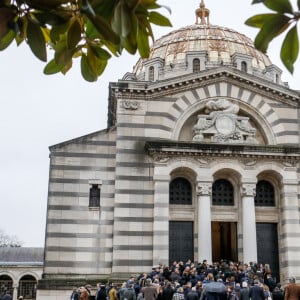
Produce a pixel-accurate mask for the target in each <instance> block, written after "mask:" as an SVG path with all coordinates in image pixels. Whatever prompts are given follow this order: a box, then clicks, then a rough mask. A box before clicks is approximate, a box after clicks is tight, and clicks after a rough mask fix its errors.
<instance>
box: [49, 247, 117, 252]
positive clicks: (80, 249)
mask: <svg viewBox="0 0 300 300" xmlns="http://www.w3.org/2000/svg"><path fill="white" fill-rule="evenodd" d="M46 251H48V252H74V253H76V252H81V253H82V252H83V253H85V252H86V253H100V252H101V253H103V252H107V253H111V252H112V247H103V248H102V247H64V246H48V247H46Z"/></svg>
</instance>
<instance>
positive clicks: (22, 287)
mask: <svg viewBox="0 0 300 300" xmlns="http://www.w3.org/2000/svg"><path fill="white" fill-rule="evenodd" d="M36 285H37V281H36V279H35V278H34V277H33V276H32V275H24V276H23V277H22V278H21V279H20V281H19V288H18V297H20V296H23V298H24V299H36Z"/></svg>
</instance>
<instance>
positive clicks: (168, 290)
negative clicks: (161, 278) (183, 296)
mask: <svg viewBox="0 0 300 300" xmlns="http://www.w3.org/2000/svg"><path fill="white" fill-rule="evenodd" d="M173 294H174V290H173V289H172V286H171V282H167V283H166V287H165V288H164V290H163V292H162V300H172V298H173Z"/></svg>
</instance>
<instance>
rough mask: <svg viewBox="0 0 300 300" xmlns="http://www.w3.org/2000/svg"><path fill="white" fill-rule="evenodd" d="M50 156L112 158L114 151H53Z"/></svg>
mask: <svg viewBox="0 0 300 300" xmlns="http://www.w3.org/2000/svg"><path fill="white" fill-rule="evenodd" d="M51 156H52V157H84V158H105V159H107V158H114V157H115V155H114V153H87V152H54V153H52V154H51Z"/></svg>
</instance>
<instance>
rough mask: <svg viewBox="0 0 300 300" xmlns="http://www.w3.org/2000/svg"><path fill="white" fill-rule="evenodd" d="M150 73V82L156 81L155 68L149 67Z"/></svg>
mask: <svg viewBox="0 0 300 300" xmlns="http://www.w3.org/2000/svg"><path fill="white" fill-rule="evenodd" d="M148 72H149V74H148V75H149V76H148V79H149V81H154V67H153V66H151V67H149V70H148Z"/></svg>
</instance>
